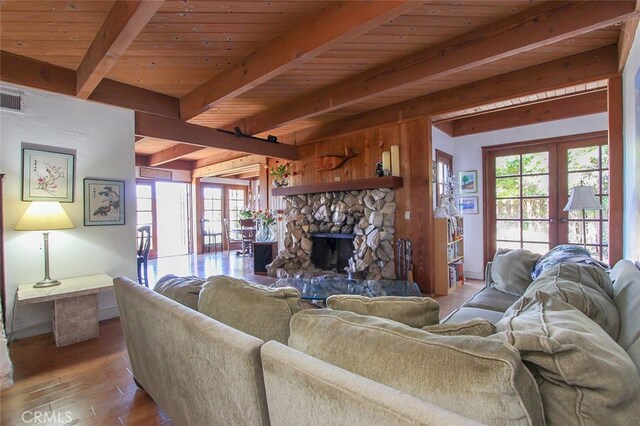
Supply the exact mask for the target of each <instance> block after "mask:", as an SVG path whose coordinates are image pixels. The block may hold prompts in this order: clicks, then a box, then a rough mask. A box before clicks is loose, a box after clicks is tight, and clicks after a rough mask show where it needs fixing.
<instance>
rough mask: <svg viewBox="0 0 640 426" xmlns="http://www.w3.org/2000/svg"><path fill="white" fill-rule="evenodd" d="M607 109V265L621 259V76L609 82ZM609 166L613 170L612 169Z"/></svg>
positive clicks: (622, 190) (622, 236)
mask: <svg viewBox="0 0 640 426" xmlns="http://www.w3.org/2000/svg"><path fill="white" fill-rule="evenodd" d="M608 83H609V84H608V85H607V87H608V90H607V95H608V96H607V110H608V111H609V263H610V264H611V265H613V264H614V263H616V262H617V261H618V260H620V259H622V247H623V240H624V234H623V232H622V216H623V214H622V211H623V207H622V197H623V194H624V188H623V186H624V182H623V164H622V163H623V140H622V127H623V123H622V77H621V76H617V77H613V78H610V79H609V82H608ZM612 166H613V167H612ZM612 243H613V244H612Z"/></svg>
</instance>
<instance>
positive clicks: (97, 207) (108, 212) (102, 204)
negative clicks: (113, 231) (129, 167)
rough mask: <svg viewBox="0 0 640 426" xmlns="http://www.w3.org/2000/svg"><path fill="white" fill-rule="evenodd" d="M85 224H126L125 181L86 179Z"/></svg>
mask: <svg viewBox="0 0 640 426" xmlns="http://www.w3.org/2000/svg"><path fill="white" fill-rule="evenodd" d="M84 225H85V226H102V225H124V181H121V180H109V179H89V178H86V179H84Z"/></svg>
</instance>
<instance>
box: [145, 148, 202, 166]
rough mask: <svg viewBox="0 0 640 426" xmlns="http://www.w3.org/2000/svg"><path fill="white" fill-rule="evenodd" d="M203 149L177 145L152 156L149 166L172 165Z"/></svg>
mask: <svg viewBox="0 0 640 426" xmlns="http://www.w3.org/2000/svg"><path fill="white" fill-rule="evenodd" d="M202 149H204V148H203V147H201V146H196V145H187V144H177V145H174V146H171V147H169V148H167V149H163V150H162V151H159V152H156V153H154V154H151V158H149V165H150V166H160V165H162V164H165V163H170V162H172V161H174V160H179V159H181V158H182V157H184V156H186V155H189V154H192V153H194V152H196V151H200V150H202Z"/></svg>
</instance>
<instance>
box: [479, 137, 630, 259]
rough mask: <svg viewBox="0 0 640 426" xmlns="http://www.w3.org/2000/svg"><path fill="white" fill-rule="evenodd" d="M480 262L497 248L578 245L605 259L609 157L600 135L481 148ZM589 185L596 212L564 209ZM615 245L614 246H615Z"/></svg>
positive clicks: (540, 249) (541, 248)
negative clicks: (483, 211)
mask: <svg viewBox="0 0 640 426" xmlns="http://www.w3.org/2000/svg"><path fill="white" fill-rule="evenodd" d="M483 150H484V159H485V179H484V191H485V192H484V193H485V205H486V206H488V208H487V209H486V217H485V236H486V238H485V259H487V260H489V259H491V258H492V257H493V254H494V253H495V251H496V249H498V248H512V249H515V248H524V249H527V250H531V251H533V252H537V253H545V252H547V251H548V250H549V249H551V248H553V247H555V246H556V245H558V244H567V243H569V244H577V245H583V243H584V241H585V238H586V244H587V250H589V251H590V252H591V254H592V255H593V256H594V257H595V258H597V259H600V260H603V261H605V262H608V260H609V155H608V145H607V136H606V133H602V132H599V133H593V134H588V135H581V136H576V137H566V138H556V139H552V140H545V141H533V142H530V143H524V144H514V145H503V146H494V147H486V148H483ZM581 183H582V184H583V185H587V186H591V188H592V190H593V192H594V194H595V195H596V199H598V200H599V201H600V203H601V204H602V205H603V209H602V210H591V211H587V212H586V235H584V233H583V229H582V212H577V211H569V212H567V211H564V210H563V208H564V207H565V205H566V203H567V200H568V196H569V193H570V191H571V189H572V188H573V187H575V186H578V185H580V184H581ZM616 243H618V244H619V243H620V242H616Z"/></svg>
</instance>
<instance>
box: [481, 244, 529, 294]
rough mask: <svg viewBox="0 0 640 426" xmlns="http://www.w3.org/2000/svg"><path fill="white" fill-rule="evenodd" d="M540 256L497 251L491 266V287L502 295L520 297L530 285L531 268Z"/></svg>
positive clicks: (519, 252)
mask: <svg viewBox="0 0 640 426" xmlns="http://www.w3.org/2000/svg"><path fill="white" fill-rule="evenodd" d="M539 258H540V255H539V254H537V253H532V252H530V251H529V250H523V249H517V250H509V249H498V251H497V252H496V254H495V256H494V257H493V264H492V265H491V279H492V281H493V283H494V284H493V287H494V288H495V289H496V290H499V291H502V292H504V293H508V294H513V295H515V296H522V295H523V294H524V291H525V290H526V289H527V287H529V284H531V281H533V280H532V279H531V268H533V266H534V265H535V264H536V262H537V261H538V259H539Z"/></svg>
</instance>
